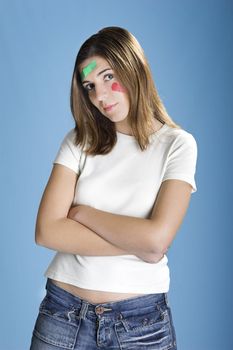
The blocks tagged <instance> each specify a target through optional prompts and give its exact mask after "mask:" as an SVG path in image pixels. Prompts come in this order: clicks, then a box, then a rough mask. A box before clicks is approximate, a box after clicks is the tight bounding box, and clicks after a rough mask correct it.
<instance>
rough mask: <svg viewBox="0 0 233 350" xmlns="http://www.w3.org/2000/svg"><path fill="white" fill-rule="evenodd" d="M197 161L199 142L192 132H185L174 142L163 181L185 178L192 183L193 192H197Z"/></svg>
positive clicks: (184, 179)
mask: <svg viewBox="0 0 233 350" xmlns="http://www.w3.org/2000/svg"><path fill="white" fill-rule="evenodd" d="M196 163H197V142H196V140H195V138H194V137H193V135H192V134H190V133H188V132H184V133H182V134H180V135H178V136H177V137H176V139H175V140H174V142H173V143H172V146H171V148H170V150H169V153H168V158H167V165H166V169H165V173H164V176H163V178H162V182H163V181H165V180H168V179H177V180H183V181H186V182H188V183H189V184H191V186H192V192H191V193H194V192H196V191H197V187H196V182H195V173H196Z"/></svg>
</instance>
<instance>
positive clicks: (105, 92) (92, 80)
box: [79, 56, 132, 135]
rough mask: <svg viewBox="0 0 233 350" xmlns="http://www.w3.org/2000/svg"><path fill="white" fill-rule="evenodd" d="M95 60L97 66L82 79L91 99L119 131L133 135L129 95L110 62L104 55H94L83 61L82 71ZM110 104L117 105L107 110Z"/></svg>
mask: <svg viewBox="0 0 233 350" xmlns="http://www.w3.org/2000/svg"><path fill="white" fill-rule="evenodd" d="M93 61H96V67H95V68H94V69H93V70H92V71H91V73H89V74H88V75H87V76H86V77H85V78H84V80H83V81H82V84H83V87H84V88H85V89H86V90H87V91H88V96H89V99H90V101H91V102H92V104H93V105H94V106H95V107H96V108H98V109H99V111H100V112H101V113H102V114H103V115H104V116H105V117H106V118H108V119H109V120H111V121H112V122H114V123H115V125H116V130H117V131H118V132H122V133H124V134H128V135H131V134H132V133H131V128H130V126H129V123H128V113H129V97H128V94H127V92H126V89H125V88H124V87H123V85H122V84H121V83H120V82H119V80H118V79H117V77H116V75H115V73H114V71H113V69H112V68H111V67H110V65H109V63H108V62H107V61H106V60H105V59H104V58H102V57H99V56H93V57H91V58H88V59H86V60H84V61H83V62H82V64H81V67H80V69H79V71H80V73H81V72H82V70H83V69H84V68H85V67H87V66H88V65H89V64H90V63H91V62H93ZM109 105H115V106H114V107H113V108H112V109H110V110H106V109H105V107H106V106H109Z"/></svg>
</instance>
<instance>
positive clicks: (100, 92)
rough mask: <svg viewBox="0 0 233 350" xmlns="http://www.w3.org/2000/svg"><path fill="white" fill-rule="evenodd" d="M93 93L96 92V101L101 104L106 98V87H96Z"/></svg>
mask: <svg viewBox="0 0 233 350" xmlns="http://www.w3.org/2000/svg"><path fill="white" fill-rule="evenodd" d="M95 91H96V99H97V100H98V101H99V102H103V101H104V100H105V99H106V97H107V89H106V87H104V86H103V85H101V86H96V88H95Z"/></svg>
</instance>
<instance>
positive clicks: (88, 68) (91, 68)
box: [79, 56, 110, 77]
mask: <svg viewBox="0 0 233 350" xmlns="http://www.w3.org/2000/svg"><path fill="white" fill-rule="evenodd" d="M107 67H110V64H109V63H108V61H107V60H106V59H104V58H103V57H100V56H92V57H89V58H87V59H85V60H84V61H83V62H82V63H81V64H80V68H79V72H80V73H81V74H83V75H84V77H85V76H86V75H89V74H90V73H91V72H98V71H99V70H100V69H102V68H107Z"/></svg>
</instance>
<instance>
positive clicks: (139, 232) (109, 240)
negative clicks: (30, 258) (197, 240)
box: [36, 56, 191, 303]
mask: <svg viewBox="0 0 233 350" xmlns="http://www.w3.org/2000/svg"><path fill="white" fill-rule="evenodd" d="M93 60H96V63H97V64H96V67H95V68H94V69H93V70H92V71H91V72H90V73H89V74H88V75H87V76H86V77H85V79H84V80H83V82H82V83H83V86H84V88H85V89H87V90H88V95H89V98H90V101H91V102H92V103H93V105H94V106H95V107H96V108H98V109H99V110H100V111H101V113H102V114H103V115H104V116H105V117H106V118H109V119H110V120H111V121H113V122H114V123H115V124H116V130H117V131H118V132H121V133H125V134H128V135H132V133H131V130H130V126H129V123H128V111H129V99H128V95H127V91H126V90H125V88H124V86H123V85H122V84H121V82H119V81H118V79H117V77H116V76H115V74H114V71H113V70H112V69H111V67H110V66H109V64H108V62H107V61H106V60H104V59H103V58H102V57H98V56H94V57H91V58H90V59H87V60H85V61H84V62H83V63H82V65H81V67H80V73H81V71H82V69H83V68H85V67H86V66H87V65H88V64H89V63H90V62H91V61H93ZM103 70H104V72H103ZM114 104H116V106H115V107H113V108H110V109H109V110H106V108H105V107H106V106H109V105H114ZM154 126H155V128H154V130H155V131H156V130H159V129H160V127H161V126H162V123H160V122H159V121H157V120H155V121H154ZM75 183H76V174H75V173H74V172H73V171H72V170H70V169H67V168H66V167H64V166H62V165H59V164H55V165H54V168H53V171H52V174H51V177H50V180H49V183H48V185H47V187H46V190H45V193H44V195H43V198H42V201H41V204H40V209H39V213H38V219H37V225H36V226H37V227H36V241H37V243H38V244H40V245H43V246H46V247H48V248H50V249H54V250H57V251H63V252H68V253H72V254H80V255H100V256H101V255H122V254H134V255H136V256H138V257H140V258H141V259H142V260H145V261H147V262H149V263H156V262H158V261H159V260H160V259H161V258H162V257H163V255H164V253H166V251H167V250H168V248H169V246H170V245H171V243H172V241H173V239H174V238H175V235H176V232H177V230H178V228H179V227H180V225H181V223H182V221H183V218H184V216H185V213H186V210H187V208H188V205H189V201H190V196H191V185H190V184H189V183H187V182H185V181H180V180H175V179H172V180H166V181H164V182H163V183H162V184H161V187H160V190H159V193H158V195H157V198H156V201H155V204H154V208H153V210H152V214H151V217H150V218H149V219H143V218H136V217H130V216H124V215H117V214H112V213H109V212H105V211H102V210H98V209H95V208H92V207H90V206H86V205H77V206H75V207H71V203H72V200H73V191H74V186H75ZM145 232H146V234H145ZM53 282H54V283H55V284H57V285H58V286H60V287H61V288H64V289H66V290H67V291H69V292H70V293H73V294H75V295H78V296H79V297H80V298H82V299H85V300H87V301H89V302H92V303H103V302H109V301H117V300H123V299H128V298H130V297H134V296H139V295H141V294H132V293H110V292H103V291H95V290H87V289H82V288H78V287H76V286H72V285H70V284H67V283H63V282H60V281H56V280H53Z"/></svg>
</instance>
